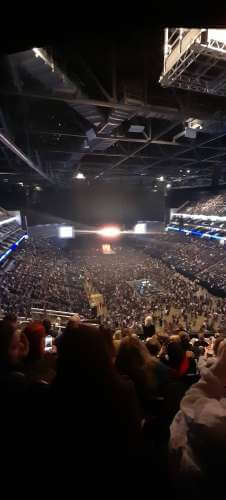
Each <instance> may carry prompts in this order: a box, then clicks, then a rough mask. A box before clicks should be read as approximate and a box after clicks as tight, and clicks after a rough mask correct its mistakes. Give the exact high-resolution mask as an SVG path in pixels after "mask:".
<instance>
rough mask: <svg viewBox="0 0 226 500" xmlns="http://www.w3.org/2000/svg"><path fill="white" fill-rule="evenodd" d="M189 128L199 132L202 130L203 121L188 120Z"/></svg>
mask: <svg viewBox="0 0 226 500" xmlns="http://www.w3.org/2000/svg"><path fill="white" fill-rule="evenodd" d="M188 127H189V128H193V129H197V130H202V128H203V124H202V121H201V120H198V118H189V119H188Z"/></svg>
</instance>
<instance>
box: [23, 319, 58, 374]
mask: <svg viewBox="0 0 226 500" xmlns="http://www.w3.org/2000/svg"><path fill="white" fill-rule="evenodd" d="M24 335H25V336H26V337H27V340H28V343H29V352H28V355H27V357H26V358H25V359H24V373H25V374H26V376H27V379H28V380H29V381H32V382H46V383H49V382H51V381H52V380H53V378H54V376H55V357H54V356H53V355H52V354H49V353H45V337H46V331H45V328H44V326H43V324H42V323H38V322H35V321H34V322H33V323H29V324H28V325H27V326H26V327H25V329H24Z"/></svg>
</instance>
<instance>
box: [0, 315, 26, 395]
mask: <svg viewBox="0 0 226 500" xmlns="http://www.w3.org/2000/svg"><path fill="white" fill-rule="evenodd" d="M20 362H21V342H20V333H19V331H18V330H17V329H16V328H15V326H13V324H12V323H9V322H7V321H4V320H3V321H1V322H0V388H1V391H2V393H3V392H4V393H7V392H18V391H19V392H20V391H21V390H24V388H25V380H24V376H23V374H22V373H21V365H20Z"/></svg>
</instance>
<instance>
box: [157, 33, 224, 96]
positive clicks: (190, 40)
mask: <svg viewBox="0 0 226 500" xmlns="http://www.w3.org/2000/svg"><path fill="white" fill-rule="evenodd" d="M218 31H220V32H222V31H225V40H220V37H221V36H222V34H220V35H219V39H217V38H216V37H217V36H218V34H217V33H218ZM212 32H214V33H212ZM214 36H215V38H214ZM200 56H202V60H201V58H200ZM203 58H205V64H204V65H203ZM197 66H198V68H197ZM203 66H204V69H203ZM222 67H223V71H221V68H222ZM225 75H226V30H209V29H206V28H203V29H190V30H184V29H183V28H176V29H174V30H172V33H170V30H169V29H168V28H166V29H165V44H164V63H163V72H162V74H161V77H160V83H161V85H162V86H163V87H177V88H182V89H186V90H192V91H196V92H200V93H205V94H213V95H219V96H226V84H225Z"/></svg>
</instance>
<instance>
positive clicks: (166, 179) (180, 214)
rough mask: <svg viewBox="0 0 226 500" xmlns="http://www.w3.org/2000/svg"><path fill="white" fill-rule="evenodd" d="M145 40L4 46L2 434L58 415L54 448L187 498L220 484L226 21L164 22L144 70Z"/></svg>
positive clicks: (225, 343)
mask: <svg viewBox="0 0 226 500" xmlns="http://www.w3.org/2000/svg"><path fill="white" fill-rule="evenodd" d="M147 39H148V37H146V35H145V39H144V40H142V39H141V41H140V46H139V47H138V48H137V47H136V37H135V38H134V39H132V40H131V47H130V45H129V44H127V45H126V46H124V45H120V43H119V42H117V43H116V44H115V45H114V46H113V51H112V45H111V44H110V41H109V40H108V41H107V42H106V47H105V49H104V50H103V47H102V48H101V43H100V40H99V39H96V40H93V47H92V49H90V52H89V53H88V52H87V50H86V49H87V47H88V44H87V45H85V46H84V47H83V45H82V43H83V40H82V39H81V40H80V45H81V46H78V50H77V51H75V52H74V51H73V50H72V49H71V50H69V49H68V48H67V47H66V46H65V45H64V46H62V47H59V46H56V47H55V46H51V47H50V46H44V47H33V48H27V49H26V50H17V51H15V52H10V53H8V54H7V55H5V56H4V57H3V58H2V59H0V67H1V73H2V75H3V79H2V83H1V88H0V124H1V129H0V205H1V207H0V317H1V322H0V392H1V400H2V401H3V402H4V401H5V400H6V408H7V409H8V410H7V411H6V412H5V416H4V417H3V418H4V419H5V425H6V424H7V425H9V422H10V423H12V424H13V423H14V422H15V421H17V423H18V422H19V424H18V426H20V428H21V429H23V431H21V432H19V431H18V432H15V431H14V430H13V431H11V430H10V431H9V433H8V435H7V436H8V437H7V440H6V441H7V446H8V445H9V440H11V439H12V442H11V447H12V446H15V447H18V446H21V443H22V442H23V447H24V448H25V450H27V453H29V456H30V457H32V456H33V454H36V452H37V449H40V447H41V446H42V444H41V443H40V441H39V432H38V431H40V435H41V433H42V432H43V433H44V434H45V429H46V428H47V427H48V426H49V425H50V427H52V426H53V427H54V423H55V421H56V415H57V422H58V425H59V426H58V428H57V429H56V430H55V431H54V432H49V431H48V432H47V434H48V440H47V441H46V443H47V444H45V446H47V451H48V455H49V459H50V460H54V458H56V456H57V454H59V456H58V459H57V460H58V462H60V461H61V458H62V456H63V455H62V454H64V457H69V455H70V453H71V451H72V450H73V453H76V456H77V457H76V460H79V457H80V458H81V460H82V459H84V460H87V463H95V460H98V461H99V463H101V461H102V462H104V461H106V462H107V463H109V464H110V462H111V461H113V462H114V467H117V466H118V464H119V462H120V461H121V460H122V461H123V465H122V467H123V469H124V467H125V463H126V462H127V463H128V461H126V462H125V459H128V458H129V459H131V458H132V459H138V458H139V459H141V460H143V459H144V458H145V463H146V464H147V463H148V470H149V476H147V479H148V482H149V485H150V483H152V484H153V483H154V480H155V478H156V477H157V476H158V475H159V474H160V476H161V477H164V484H163V485H162V486H161V489H162V492H164V493H165V492H166V493H167V494H170V495H172V496H174V498H181V495H183V497H184V498H189V499H191V498H198V497H200V495H202V494H205V493H206V494H207V495H208V494H210V492H213V493H214V494H215V495H216V494H217V493H219V494H222V492H223V493H224V494H226V480H225V466H226V393H225V387H226V164H225V155H226V99H225V98H226V29H208V28H189V29H187V28H186V29H185V28H165V29H164V30H160V31H159V36H157V38H153V39H152V38H151V35H150V40H149V44H150V61H151V66H152V71H150V61H149V64H148V65H147V64H146V65H145V68H143V70H142V71H141V67H142V64H143V62H142V63H141V60H140V59H141V57H142V54H143V52H142V51H143V46H144V45H145V44H147ZM152 44H153V47H154V48H155V49H156V50H154V49H153V51H152V49H151V47H152ZM80 49H81V50H80ZM146 49H147V46H146ZM131 51H133V57H132V58H131V57H130V56H131ZM144 55H145V57H144V60H145V61H146V63H147V50H146V52H145V54H144ZM103 60H104V61H105V63H104V64H103V63H101V61H103ZM132 64H133V65H134V71H132V70H131V67H132V66H131V65H132ZM111 190H115V191H114V192H116V195H114V196H116V197H115V198H114V200H115V206H116V205H117V203H118V205H119V206H120V207H122V208H120V210H121V212H120V214H121V215H120V217H121V218H120V217H119V218H118V216H115V217H108V215H106V214H109V211H108V210H109V206H110V203H111V202H112V198H111V193H112V192H113V191H111ZM126 190H127V191H128V192H129V190H131V192H132V193H133V194H132V195H131V196H133V198H131V199H132V204H131V206H132V210H133V214H132V215H131V217H130V218H128V217H127V215H126V211H125V212H123V210H124V209H123V206H125V205H126V203H127V201H126V200H127V198H126V196H127V195H128V193H127V191H126ZM96 191H97V192H98V195H97V198H99V199H98V200H97V201H96V202H95V203H94V202H93V201H92V200H93V199H94V198H92V197H93V196H94V194H95V193H96ZM104 191H105V192H106V193H108V194H109V193H110V194H109V206H108V201H107V198H106V197H105V198H104V201H103V194H101V193H103V192H104ZM93 193H94V194H93ZM120 193H122V197H120V196H121V194H120ZM125 193H127V194H125ZM140 193H141V194H140ZM108 194H107V196H108ZM128 196H129V195H128ZM79 197H80V198H79ZM123 197H125V198H123ZM142 197H144V198H145V200H148V201H147V209H146V211H143V212H142V210H141V209H139V206H140V205H139V204H140V203H141V201H142ZM69 198H70V200H72V199H75V200H78V199H79V200H80V201H78V205H77V207H80V208H77V209H76V210H74V211H73V208H72V207H73V205H72V203H71V205H70V207H71V209H70V210H71V214H70V213H69V212H67V213H66V211H65V210H64V208H65V207H64V204H65V206H66V204H67V199H69ZM62 199H63V200H64V201H63V202H62ZM123 199H124V205H122V200H123ZM128 199H129V198H128ZM76 202H77V201H76ZM68 203H69V202H68ZM97 203H102V205H101V211H100V213H101V215H98V216H97V217H96V219H95V216H96V215H95V210H96V206H97V205H96V204H97ZM145 203H146V201H145ZM142 206H143V205H142ZM84 207H88V208H87V213H88V212H89V214H90V215H89V214H88V216H86V217H85V216H83V212H82V211H83V209H84V210H85V208H84ZM125 210H126V209H125ZM105 211H106V212H105ZM84 213H85V212H84ZM118 213H119V212H117V214H118ZM107 219H108V222H107ZM112 221H113V222H112ZM4 398H5V399H4ZM28 415H29V422H28V420H27V416H28ZM14 419H15V420H14ZM31 422H32V423H31ZM12 426H13V427H14V424H13V425H12ZM53 427H52V428H53ZM37 429H38V431H37ZM21 434H22V435H23V438H22V437H21ZM15 442H16V443H17V444H15ZM41 442H42V440H41ZM60 450H61V451H60ZM50 457H52V458H50ZM136 463H137V462H136ZM123 469H122V470H123ZM86 470H87V469H86ZM117 470H118V472H119V471H120V466H119V469H117ZM160 471H161V473H160ZM143 481H144V478H143Z"/></svg>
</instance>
